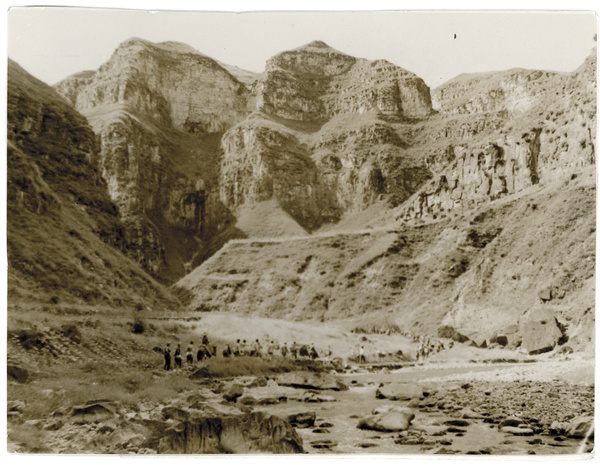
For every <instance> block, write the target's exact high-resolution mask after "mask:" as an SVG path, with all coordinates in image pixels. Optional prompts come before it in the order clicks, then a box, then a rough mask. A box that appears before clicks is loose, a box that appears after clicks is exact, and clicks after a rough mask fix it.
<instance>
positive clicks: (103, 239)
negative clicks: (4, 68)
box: [7, 60, 179, 312]
mask: <svg viewBox="0 0 600 465" xmlns="http://www.w3.org/2000/svg"><path fill="white" fill-rule="evenodd" d="M7 123H8V124H7V126H8V127H7V133H8V157H7V158H8V160H7V161H8V170H7V181H8V183H7V250H8V264H9V268H8V296H9V302H10V305H11V308H19V306H25V307H27V306H31V305H33V306H36V307H37V308H39V306H40V305H42V307H43V308H45V309H48V310H49V311H53V312H60V311H68V308H70V307H71V306H76V307H77V308H78V311H81V309H82V308H86V306H90V307H96V308H97V307H106V308H111V307H114V306H116V307H118V308H120V309H123V308H128V307H129V308H131V309H134V308H138V307H139V308H145V307H149V308H153V307H160V308H172V309H176V308H178V307H179V304H178V302H177V301H176V299H174V298H173V297H172V296H171V295H170V294H169V293H168V292H167V291H166V290H165V289H164V288H162V286H161V285H159V284H158V283H157V282H155V281H154V280H153V279H152V278H151V277H150V276H148V275H147V274H146V273H145V272H144V271H143V270H142V269H141V268H140V267H139V265H138V264H137V263H135V262H134V261H132V260H130V259H128V258H127V257H126V256H125V255H124V254H123V253H122V252H125V251H127V247H126V242H127V237H126V234H125V230H126V228H125V226H124V225H123V223H122V222H121V220H120V218H119V211H118V208H117V206H116V205H115V204H114V203H113V201H112V200H111V199H110V197H109V192H108V188H107V184H106V182H105V180H104V179H103V178H102V176H101V175H100V173H99V172H98V170H97V169H96V167H95V164H94V163H93V160H94V159H95V158H97V156H98V144H97V140H96V137H95V135H94V133H93V131H92V129H91V127H90V126H89V124H88V122H87V120H86V119H85V118H84V117H83V116H81V115H80V114H79V113H77V112H76V111H75V110H73V109H72V107H71V106H70V105H69V104H68V103H67V102H66V101H64V100H63V99H62V98H61V97H60V95H58V94H57V93H56V92H55V91H54V90H53V89H52V88H50V87H49V86H47V85H46V84H44V83H42V82H40V81H38V80H37V79H35V78H33V77H32V76H30V75H29V74H28V73H27V72H26V71H24V70H23V69H22V68H21V67H20V66H19V65H18V64H16V63H14V62H12V61H10V60H9V63H8V112H7Z"/></svg>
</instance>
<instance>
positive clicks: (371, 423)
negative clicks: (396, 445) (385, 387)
mask: <svg viewBox="0 0 600 465" xmlns="http://www.w3.org/2000/svg"><path fill="white" fill-rule="evenodd" d="M414 418H415V414H414V412H413V411H412V410H410V409H397V408H394V409H391V410H389V411H387V412H384V413H380V414H377V415H371V416H368V417H366V418H364V419H362V420H360V421H359V422H358V425H357V428H359V429H368V430H374V431H405V430H407V429H408V428H409V426H410V423H411V422H412V420H413V419H414Z"/></svg>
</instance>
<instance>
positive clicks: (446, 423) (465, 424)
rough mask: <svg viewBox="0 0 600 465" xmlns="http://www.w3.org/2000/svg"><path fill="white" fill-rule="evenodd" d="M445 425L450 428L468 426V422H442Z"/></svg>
mask: <svg viewBox="0 0 600 465" xmlns="http://www.w3.org/2000/svg"><path fill="white" fill-rule="evenodd" d="M444 424H445V425H450V426H462V427H464V426H469V424H470V423H469V422H468V421H467V420H447V421H445V422H444Z"/></svg>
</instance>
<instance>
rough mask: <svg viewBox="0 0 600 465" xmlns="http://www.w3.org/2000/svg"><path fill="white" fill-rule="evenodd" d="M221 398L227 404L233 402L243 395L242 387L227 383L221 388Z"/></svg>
mask: <svg viewBox="0 0 600 465" xmlns="http://www.w3.org/2000/svg"><path fill="white" fill-rule="evenodd" d="M221 392H222V393H223V398H224V399H225V400H227V401H229V402H235V401H236V399H237V398H238V397H242V395H244V386H242V385H240V384H237V383H227V384H225V385H224V386H223V387H222V388H221Z"/></svg>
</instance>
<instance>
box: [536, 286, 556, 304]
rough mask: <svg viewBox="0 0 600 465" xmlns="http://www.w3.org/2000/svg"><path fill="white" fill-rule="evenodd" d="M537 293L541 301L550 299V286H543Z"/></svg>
mask: <svg viewBox="0 0 600 465" xmlns="http://www.w3.org/2000/svg"><path fill="white" fill-rule="evenodd" d="M537 295H538V297H539V298H540V300H541V301H542V302H548V301H549V300H552V288H550V287H545V288H543V289H540V290H539V291H538V293H537Z"/></svg>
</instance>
